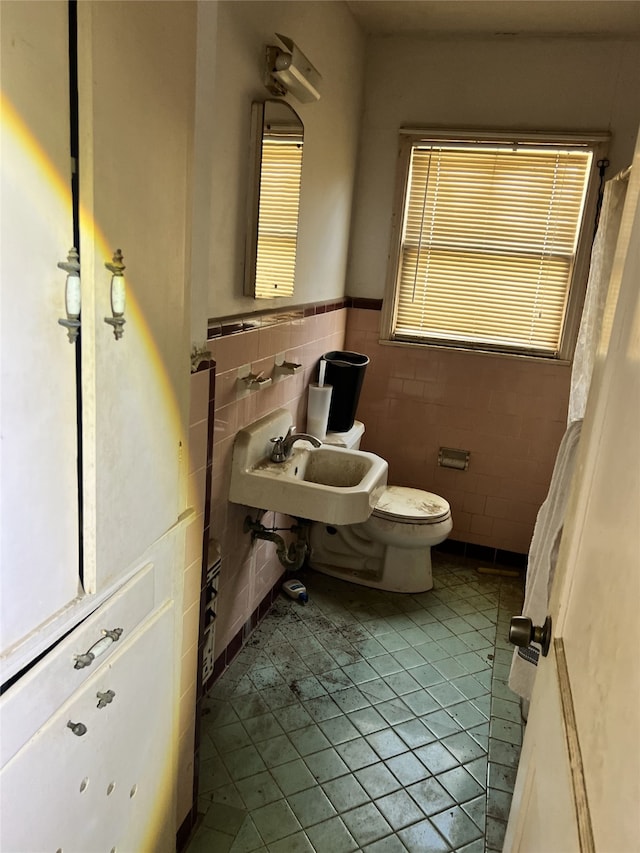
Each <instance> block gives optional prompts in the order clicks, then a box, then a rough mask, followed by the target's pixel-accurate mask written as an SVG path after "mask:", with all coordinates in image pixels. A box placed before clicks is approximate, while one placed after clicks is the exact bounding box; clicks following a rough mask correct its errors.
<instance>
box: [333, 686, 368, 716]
mask: <svg viewBox="0 0 640 853" xmlns="http://www.w3.org/2000/svg"><path fill="white" fill-rule="evenodd" d="M331 698H332V699H333V701H334V702H335V703H336V705H337V706H338V707H339V708H341V709H342V710H343V711H344V712H345V714H346V713H349V712H350V711H359V710H361V709H362V708H368V707H369V705H370V704H371V703H370V702H369V700H368V699H367V698H366V696H364V695H363V694H362V693H361V692H360V690H359V689H358V688H357V687H347V688H346V690H340V691H339V692H338V693H334V694H333V695H332V697H331Z"/></svg>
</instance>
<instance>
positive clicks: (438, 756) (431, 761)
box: [413, 741, 458, 776]
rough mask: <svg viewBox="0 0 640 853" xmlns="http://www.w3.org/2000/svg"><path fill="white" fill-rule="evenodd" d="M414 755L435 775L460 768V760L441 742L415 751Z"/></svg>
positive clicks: (429, 744)
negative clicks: (453, 768)
mask: <svg viewBox="0 0 640 853" xmlns="http://www.w3.org/2000/svg"><path fill="white" fill-rule="evenodd" d="M413 754H414V755H415V756H416V757H417V758H419V759H420V761H422V763H423V764H424V766H425V767H426V768H427V769H428V770H429V771H430V772H431V773H432V774H433V775H434V776H437V774H438V773H443V772H444V771H445V770H450V769H451V768H452V767H457V766H458V760H457V758H455V757H454V756H453V755H452V754H451V753H450V752H449V750H448V749H447V748H446V747H445V746H443V745H442V744H441V743H440V742H439V741H435V742H434V743H428V744H427V745H426V746H421V747H420V748H419V749H415V750H414V751H413Z"/></svg>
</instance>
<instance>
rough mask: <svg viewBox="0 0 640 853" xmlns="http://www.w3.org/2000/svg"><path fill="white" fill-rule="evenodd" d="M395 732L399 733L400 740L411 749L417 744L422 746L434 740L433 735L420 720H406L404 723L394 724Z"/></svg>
mask: <svg viewBox="0 0 640 853" xmlns="http://www.w3.org/2000/svg"><path fill="white" fill-rule="evenodd" d="M394 731H395V733H396V734H398V735H400V737H401V738H402V740H403V741H404V742H405V743H406V744H407V746H408V747H410V748H411V749H415V748H416V747H419V746H424V745H425V744H427V743H431V742H432V741H433V740H435V735H434V734H433V733H432V732H431V731H430V729H428V728H427V727H426V726H425V724H424V723H423V722H422V720H416V719H414V720H408V721H407V722H406V723H400V724H399V725H396V726H394Z"/></svg>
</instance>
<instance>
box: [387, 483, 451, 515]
mask: <svg viewBox="0 0 640 853" xmlns="http://www.w3.org/2000/svg"><path fill="white" fill-rule="evenodd" d="M450 513H451V507H450V506H449V504H448V503H447V501H446V500H445V499H444V498H441V497H440V495H434V494H433V493H432V492H425V491H423V490H422V489H411V488H409V487H407V486H387V487H386V488H385V490H384V492H383V493H382V496H381V497H380V499H379V501H378V503H377V504H376V506H375V508H374V510H373V513H372V515H374V516H376V517H377V518H385V519H387V520H388V521H396V522H400V523H403V522H404V523H405V524H435V523H436V522H438V521H442V520H443V519H444V518H447V517H448V516H449V515H450Z"/></svg>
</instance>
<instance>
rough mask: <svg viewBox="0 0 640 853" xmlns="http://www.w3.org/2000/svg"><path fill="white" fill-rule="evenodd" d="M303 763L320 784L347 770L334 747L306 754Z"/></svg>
mask: <svg viewBox="0 0 640 853" xmlns="http://www.w3.org/2000/svg"><path fill="white" fill-rule="evenodd" d="M305 763H306V765H307V767H308V768H309V770H310V771H311V772H312V773H313V775H314V776H315V778H316V779H317V780H318V782H320V784H322V783H323V782H327V781H328V780H329V779H335V778H336V776H342V775H344V774H345V773H348V772H349V768H348V767H347V765H346V764H345V763H344V761H343V760H342V759H341V758H340V755H339V754H338V753H337V752H336V751H335V749H325V750H323V751H322V752H315V753H314V754H313V755H308V756H307V757H306V758H305Z"/></svg>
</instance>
